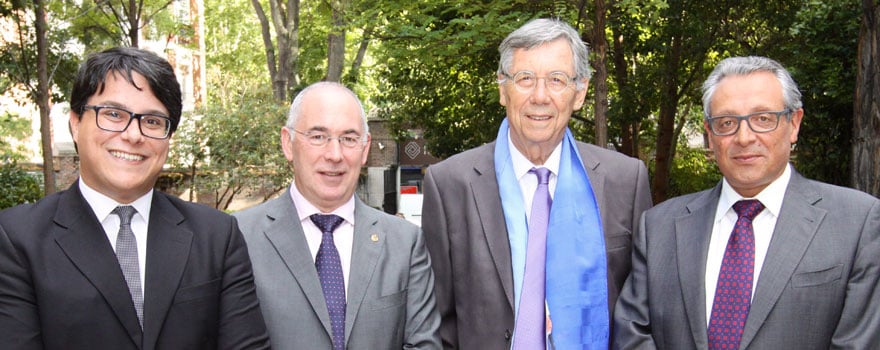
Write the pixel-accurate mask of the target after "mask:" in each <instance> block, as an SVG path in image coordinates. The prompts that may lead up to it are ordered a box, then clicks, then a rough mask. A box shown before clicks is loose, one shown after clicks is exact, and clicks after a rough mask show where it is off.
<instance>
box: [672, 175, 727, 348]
mask: <svg viewBox="0 0 880 350" xmlns="http://www.w3.org/2000/svg"><path fill="white" fill-rule="evenodd" d="M720 194H721V185H720V183H719V185H718V186H715V188H714V189H712V190H710V191H706V192H704V193H703V194H702V195H700V196H698V197H697V198H695V199H694V200H693V201H691V202H690V203H688V204H687V210H688V214H687V215H684V216H681V217H677V218H675V245H676V246H675V249H676V256H677V263H678V279H679V283H680V284H681V293H682V297H683V299H684V300H682V302H683V304H684V309H685V315H686V316H687V322H688V325H689V326H690V329H691V334H692V335H693V337H694V343H695V344H697V347H698V348H705V347H706V346H708V342H709V339H708V335H707V334H706V331H707V329H706V256H707V255H708V253H709V240H710V239H711V237H712V226H713V219H714V218H715V209H716V208H717V207H718V198H719V195H720Z"/></svg>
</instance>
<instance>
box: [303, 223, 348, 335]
mask: <svg viewBox="0 0 880 350" xmlns="http://www.w3.org/2000/svg"><path fill="white" fill-rule="evenodd" d="M309 218H310V219H312V222H313V223H315V226H317V227H318V229H320V230H321V233H322V235H321V247H320V248H318V256H317V257H316V258H315V268H316V269H317V270H318V278H319V279H320V280H321V289H322V290H323V291H324V301H325V302H326V303H327V311H328V312H330V326H331V328H332V329H333V349H334V350H342V349H345V278H344V277H343V275H342V263H341V262H340V260H339V251H337V250H336V245H335V244H333V231H335V230H336V228H337V227H339V224H341V223H342V221H343V219H342V218H341V217H339V216H336V215H332V214H330V215H321V214H314V215H312V216H310V217H309Z"/></svg>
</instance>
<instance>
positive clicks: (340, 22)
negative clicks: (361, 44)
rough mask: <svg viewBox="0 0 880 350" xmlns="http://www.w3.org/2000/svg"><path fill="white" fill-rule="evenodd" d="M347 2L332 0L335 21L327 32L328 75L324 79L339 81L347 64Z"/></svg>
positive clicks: (331, 5)
mask: <svg viewBox="0 0 880 350" xmlns="http://www.w3.org/2000/svg"><path fill="white" fill-rule="evenodd" d="M345 5H346V4H345V3H344V1H342V0H332V1H330V7H331V8H332V10H331V11H332V12H333V13H332V18H333V23H331V25H330V32H329V33H328V34H327V76H326V78H325V79H324V80H326V81H335V82H339V81H340V79H341V78H342V66H343V65H344V64H345Z"/></svg>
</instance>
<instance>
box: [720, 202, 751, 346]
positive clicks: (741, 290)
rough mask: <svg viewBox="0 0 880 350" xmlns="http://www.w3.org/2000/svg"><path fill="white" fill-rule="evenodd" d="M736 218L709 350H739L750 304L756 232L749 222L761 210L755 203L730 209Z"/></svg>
mask: <svg viewBox="0 0 880 350" xmlns="http://www.w3.org/2000/svg"><path fill="white" fill-rule="evenodd" d="M733 210H734V211H736V214H737V216H738V218H737V220H736V225H734V226H733V232H732V233H731V234H730V239H728V241H727V248H726V249H725V251H724V259H723V260H722V261H721V271H720V272H719V274H718V285H717V286H716V288H715V299H714V301H713V302H712V316H711V318H710V322H709V332H708V333H709V334H708V335H709V349H711V350H720V349H738V348H739V342H740V339H741V338H742V333H743V328H744V327H745V324H746V319H747V318H748V317H749V308H750V306H751V301H752V282H753V281H752V278H753V273H754V271H755V232H754V230H753V229H752V219H754V218H755V216H757V215H758V213H760V212H761V211H762V210H764V205H763V204H761V202H759V201H758V200H756V199H751V200H743V201H739V202H736V203H735V204H734V205H733Z"/></svg>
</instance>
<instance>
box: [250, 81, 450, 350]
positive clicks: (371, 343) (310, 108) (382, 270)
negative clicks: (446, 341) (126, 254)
mask: <svg viewBox="0 0 880 350" xmlns="http://www.w3.org/2000/svg"><path fill="white" fill-rule="evenodd" d="M281 146H282V150H283V151H284V156H285V157H286V158H287V160H288V162H289V163H290V165H291V167H292V168H293V178H294V180H293V183H292V184H291V185H290V188H289V189H288V190H287V191H285V192H284V194H282V195H281V196H280V197H278V198H275V199H272V200H270V201H268V202H266V203H263V204H260V205H258V206H256V207H253V208H250V209H247V210H244V211H241V212H238V213H235V214H234V215H235V216H236V217H237V218H238V220H239V226H240V227H241V230H242V232H243V233H244V236H245V240H246V241H247V244H248V251H249V252H250V254H251V260H252V261H253V265H254V276H255V279H256V284H257V295H258V296H259V298H260V300H261V305H260V306H261V308H262V310H263V315H265V317H266V325H267V327H268V329H269V336H270V338H271V340H272V346H273V347H275V348H277V349H287V350H289V349H308V350H313V349H334V350H342V349H376V350H385V349H388V350H391V349H439V348H440V340H439V336H438V333H437V329H438V327H439V325H440V319H439V317H438V315H437V311H436V309H435V302H434V290H433V289H434V274H433V273H432V271H431V261H430V259H429V257H428V251H427V249H426V248H425V241H424V238H423V237H422V232H421V230H419V228H418V226H415V225H413V224H412V223H409V222H407V221H406V220H404V219H401V218H399V217H396V216H393V215H388V214H385V213H383V212H381V211H379V210H376V209H374V208H371V207H370V206H368V205H366V204H365V203H364V202H362V201H361V200H360V199H359V198H358V197H357V196H356V195H355V189H356V188H357V183H358V177H359V176H360V170H361V166H363V165H364V164H365V163H366V161H367V153H368V152H369V149H370V133H369V130H368V129H367V119H366V115H365V113H364V110H363V107H362V106H361V103H360V100H359V99H358V98H357V96H356V95H355V94H354V92H352V91H351V90H349V89H348V88H346V87H344V86H342V85H340V84H338V83H330V82H321V83H316V84H313V85H310V86H308V87H307V88H306V89H304V90H303V91H301V92H300V93H299V94H298V95H297V96H296V98H295V99H294V100H293V103H292V104H291V106H290V113H289V115H288V120H287V124H286V125H285V126H284V127H282V128H281Z"/></svg>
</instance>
